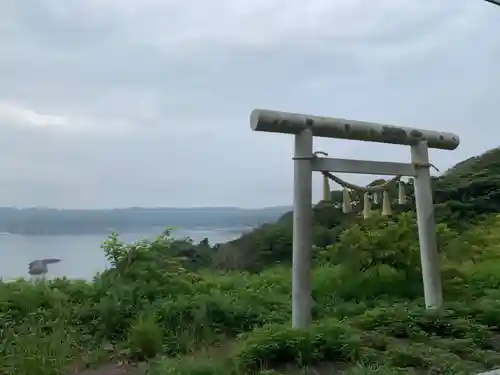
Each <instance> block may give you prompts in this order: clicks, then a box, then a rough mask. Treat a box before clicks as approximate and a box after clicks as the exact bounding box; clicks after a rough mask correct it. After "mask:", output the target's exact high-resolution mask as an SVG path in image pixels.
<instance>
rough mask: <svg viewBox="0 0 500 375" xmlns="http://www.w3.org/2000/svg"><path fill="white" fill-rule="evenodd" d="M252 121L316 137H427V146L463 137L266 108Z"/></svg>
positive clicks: (261, 127) (451, 145) (408, 140)
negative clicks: (307, 133) (306, 131)
mask: <svg viewBox="0 0 500 375" xmlns="http://www.w3.org/2000/svg"><path fill="white" fill-rule="evenodd" d="M250 125H251V127H252V129H253V130H256V131H264V132H273V133H286V134H299V133H300V132H301V131H302V130H304V129H306V128H309V129H311V131H312V133H313V136H316V137H325V138H339V139H350V140H356V141H369V142H380V143H390V144H399V145H408V146H414V145H416V144H418V143H419V142H422V141H425V142H426V143H427V147H429V148H437V149H442V150H454V149H456V148H457V147H458V145H459V144H460V139H459V137H458V136H457V135H455V134H452V133H442V132H437V131H431V130H422V129H414V128H406V127H401V126H393V125H385V124H379V123H374V122H365V121H355V120H346V119H339V118H332V117H319V116H313V115H305V114H299V113H289V112H279V111H271V110H266V109H256V110H254V111H252V114H251V115H250Z"/></svg>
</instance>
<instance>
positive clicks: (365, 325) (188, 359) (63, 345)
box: [0, 149, 500, 375]
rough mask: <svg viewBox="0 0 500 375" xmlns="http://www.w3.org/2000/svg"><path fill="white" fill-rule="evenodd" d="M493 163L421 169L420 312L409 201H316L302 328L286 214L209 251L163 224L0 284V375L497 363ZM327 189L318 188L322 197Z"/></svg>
mask: <svg viewBox="0 0 500 375" xmlns="http://www.w3.org/2000/svg"><path fill="white" fill-rule="evenodd" d="M498 171H500V149H495V150H491V151H489V152H487V153H485V154H483V155H481V156H478V157H476V158H471V159H468V160H466V161H464V162H462V163H459V164H458V165H456V166H455V167H454V168H452V169H450V170H449V171H447V172H446V173H444V174H443V175H442V176H438V177H436V178H435V179H434V181H433V188H434V193H435V202H436V212H437V219H438V228H437V234H438V244H439V251H440V254H441V262H442V278H443V288H444V298H445V305H444V307H443V308H442V309H440V310H439V311H427V310H425V309H424V308H423V305H424V303H423V298H422V294H423V292H422V283H421V275H420V255H419V249H418V239H417V228H416V222H415V214H414V212H413V206H412V204H410V203H408V204H406V205H403V206H396V205H395V204H394V205H393V207H394V211H395V212H394V214H393V215H392V216H391V217H382V216H380V215H375V216H374V217H372V218H370V219H367V220H364V219H363V218H362V217H361V216H360V215H359V212H354V213H351V214H348V215H347V214H344V213H342V212H341V210H340V209H339V208H335V207H334V206H333V205H332V203H328V202H320V203H319V204H318V205H316V207H315V208H314V243H315V249H314V272H313V299H314V307H313V318H314V323H313V325H312V326H311V327H310V328H309V329H304V330H292V329H291V328H290V320H291V283H290V278H291V272H290V258H291V242H292V233H291V215H290V213H287V214H285V215H284V216H282V217H281V218H280V219H279V220H278V221H277V222H276V223H274V224H266V225H264V226H262V227H261V228H259V229H256V230H254V231H252V232H250V233H248V234H245V235H244V236H242V237H241V238H239V239H238V240H235V241H233V242H231V243H229V244H227V245H224V246H219V247H216V248H210V246H209V245H208V244H207V243H200V244H193V243H190V242H189V241H187V242H186V241H174V240H173V239H172V238H170V236H169V235H168V234H164V235H161V236H159V237H158V238H157V239H155V240H154V241H140V242H138V243H135V244H124V243H121V242H120V241H119V239H118V238H116V237H111V238H110V239H109V241H107V242H106V243H105V244H104V246H103V248H104V251H105V254H106V256H107V257H108V259H109V261H110V262H111V264H112V268H111V269H109V270H108V271H106V272H105V273H103V274H102V275H98V276H96V278H95V279H94V280H93V281H92V282H89V283H86V282H81V281H79V282H76V281H71V280H64V279H58V280H54V281H47V282H40V283H30V282H27V281H24V280H20V281H17V282H14V283H0V374H6V375H14V374H16V375H34V374H37V375H45V374H68V375H69V374H72V373H75V372H76V371H77V370H79V369H80V370H81V369H83V368H85V367H101V370H102V366H103V364H106V363H107V364H108V366H111V367H113V366H115V364H116V363H118V362H120V363H121V364H122V369H127V370H128V371H130V372H128V373H127V374H130V375H133V374H145V373H146V370H147V371H148V374H152V375H166V374H177V375H195V374H196V375H216V374H217V375H240V374H344V375H361V374H381V375H382V374H383V375H391V374H450V375H451V374H454V375H457V374H458V375H461V374H463V375H466V374H475V373H477V372H479V371H486V370H488V369H491V368H496V367H500V195H499V194H498V191H499V189H500V179H499V178H498V173H497V172H498ZM408 193H409V194H410V197H411V194H412V192H411V186H409V192H408ZM392 195H393V197H395V194H392ZM340 196H341V195H340V193H339V192H338V191H332V200H333V201H334V202H338V201H339V200H340ZM410 201H411V199H410ZM394 203H395V202H394ZM373 208H374V210H379V209H380V207H377V206H375V207H373ZM137 364H138V365H137ZM108 373H111V372H104V370H102V371H101V372H100V373H95V375H102V374H108ZM85 374H86V375H88V374H92V373H85Z"/></svg>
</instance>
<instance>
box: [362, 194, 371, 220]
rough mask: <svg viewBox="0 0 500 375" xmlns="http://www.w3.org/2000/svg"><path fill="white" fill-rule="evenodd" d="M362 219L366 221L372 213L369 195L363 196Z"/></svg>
mask: <svg viewBox="0 0 500 375" xmlns="http://www.w3.org/2000/svg"><path fill="white" fill-rule="evenodd" d="M363 200H364V202H363V218H364V219H368V218H369V217H370V214H371V213H372V207H371V201H370V194H369V193H365V194H364V196H363Z"/></svg>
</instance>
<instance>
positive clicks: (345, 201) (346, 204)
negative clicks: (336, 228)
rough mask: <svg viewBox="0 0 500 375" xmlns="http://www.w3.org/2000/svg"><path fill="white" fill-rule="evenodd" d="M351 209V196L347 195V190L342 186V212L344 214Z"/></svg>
mask: <svg viewBox="0 0 500 375" xmlns="http://www.w3.org/2000/svg"><path fill="white" fill-rule="evenodd" d="M351 211H352V205H351V197H350V196H349V190H348V189H347V188H344V190H343V192H342V212H344V213H345V214H347V213H349V212H351Z"/></svg>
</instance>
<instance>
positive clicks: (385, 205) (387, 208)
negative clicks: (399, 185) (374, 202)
mask: <svg viewBox="0 0 500 375" xmlns="http://www.w3.org/2000/svg"><path fill="white" fill-rule="evenodd" d="M391 215H392V209H391V200H390V199H389V192H387V191H384V194H383V199H382V216H391Z"/></svg>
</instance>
